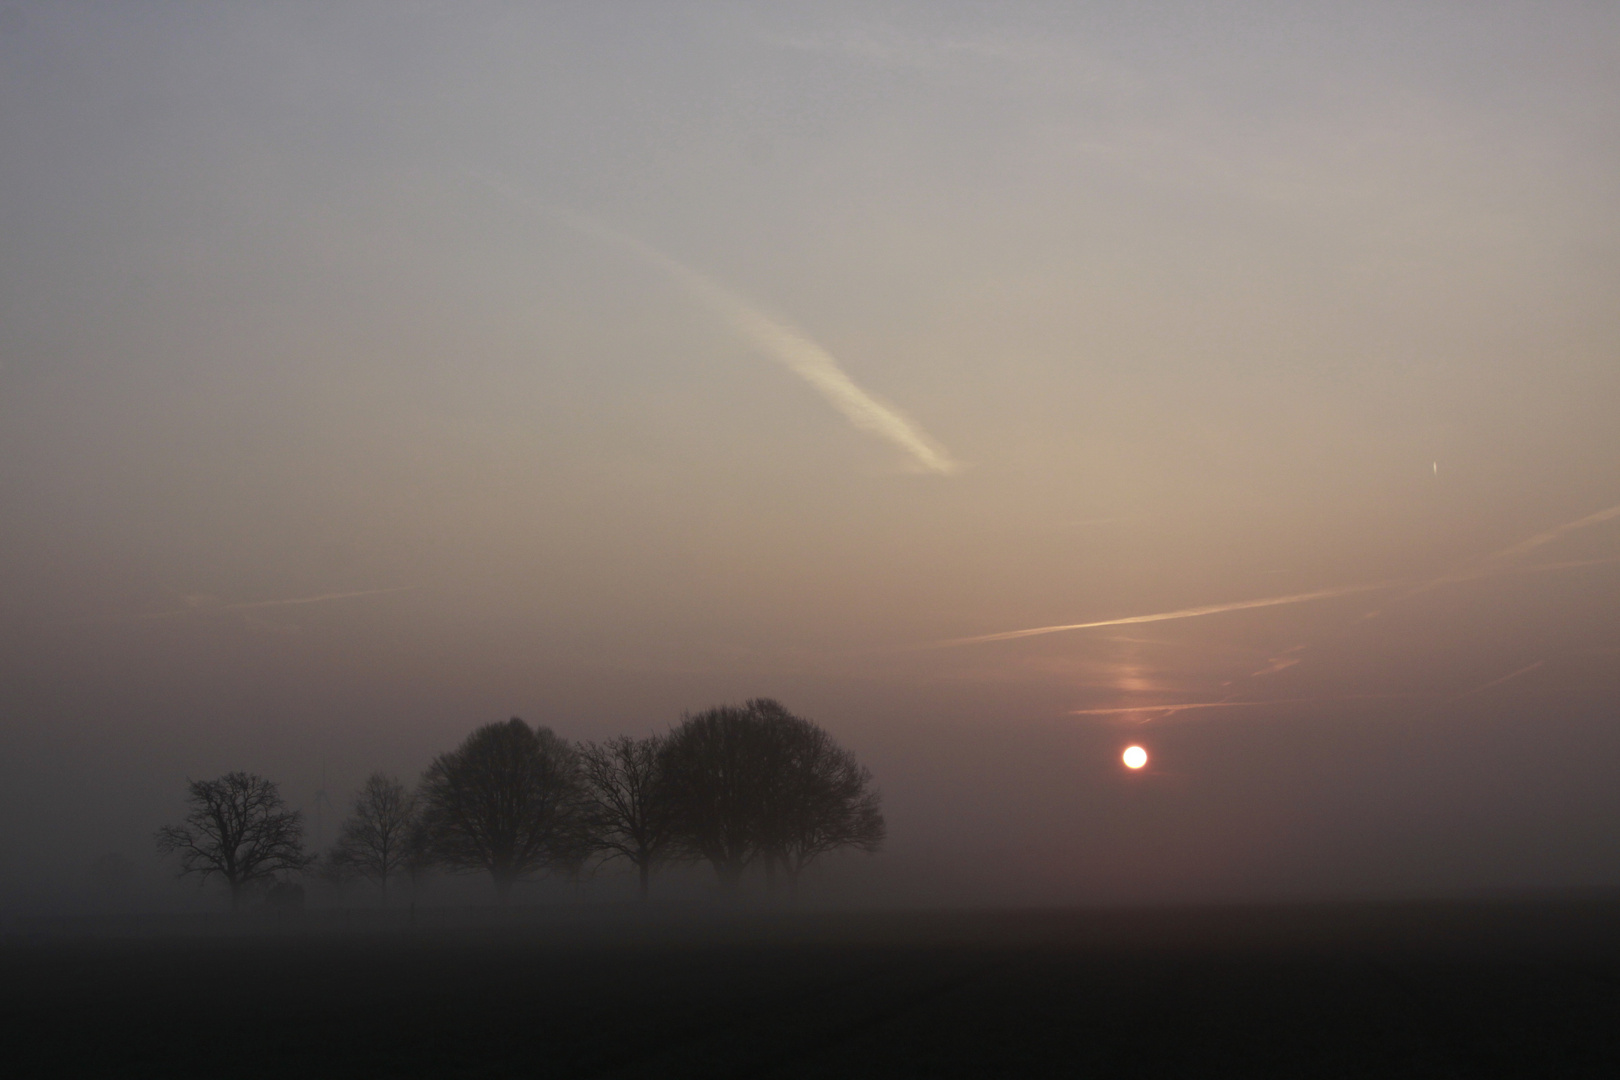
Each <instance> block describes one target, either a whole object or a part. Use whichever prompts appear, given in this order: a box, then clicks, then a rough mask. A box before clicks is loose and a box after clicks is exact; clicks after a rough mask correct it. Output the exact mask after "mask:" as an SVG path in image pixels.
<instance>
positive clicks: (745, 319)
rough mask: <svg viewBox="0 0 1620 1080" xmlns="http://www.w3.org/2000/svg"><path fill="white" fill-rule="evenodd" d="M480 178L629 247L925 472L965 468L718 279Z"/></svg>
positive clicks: (822, 353)
mask: <svg viewBox="0 0 1620 1080" xmlns="http://www.w3.org/2000/svg"><path fill="white" fill-rule="evenodd" d="M472 175H475V176H476V175H478V174H472ZM478 178H479V179H480V180H482V181H483V182H485V183H487V184H489V185H490V186H492V187H494V188H496V189H497V190H499V191H501V192H502V193H503V194H505V195H506V196H508V197H509V198H512V199H514V200H516V201H519V202H522V203H525V204H527V205H530V206H536V207H538V208H539V209H541V210H542V211H544V212H545V213H547V214H549V215H550V216H552V217H556V218H558V219H560V220H562V221H565V222H567V223H568V224H569V225H571V226H573V227H574V228H575V229H578V230H579V231H581V232H583V233H586V234H588V235H590V236H592V237H595V238H596V239H598V240H603V241H606V242H608V243H610V244H613V245H615V246H618V247H620V248H624V249H626V250H628V251H630V252H631V253H633V254H634V255H636V256H637V257H638V258H640V259H641V260H642V261H643V262H646V263H649V264H651V265H653V266H655V267H657V268H658V269H659V270H661V271H663V272H664V273H665V274H667V275H669V276H670V277H671V278H673V279H674V280H675V281H677V282H678V283H680V284H681V285H682V286H683V287H684V288H685V289H686V290H687V291H688V292H689V293H691V294H692V296H693V297H695V298H696V299H697V300H698V302H700V303H701V304H703V305H704V306H705V307H707V308H709V309H710V310H711V311H713V312H714V313H715V314H717V315H719V316H720V317H721V318H722V319H724V320H725V322H726V323H727V325H729V326H730V327H731V329H732V330H733V331H735V332H736V333H737V334H738V335H739V336H740V337H742V338H744V339H745V340H747V341H749V342H751V343H753V345H754V346H755V347H756V348H758V349H759V350H760V351H761V352H764V353H766V354H767V355H769V356H770V357H771V358H772V359H774V360H776V361H777V362H778V363H780V364H781V365H782V366H783V367H786V368H787V369H788V370H789V371H791V372H793V373H794V374H795V375H797V376H799V378H801V379H803V380H804V381H805V382H807V383H809V384H810V385H811V386H812V387H814V388H815V390H816V391H817V392H818V393H820V394H821V396H822V397H824V398H826V400H827V402H828V403H829V404H831V405H832V407H833V408H835V409H837V410H838V411H839V412H840V413H842V414H843V415H844V418H845V419H846V420H848V421H849V422H850V423H851V424H853V425H855V426H856V427H857V428H859V429H860V430H862V431H865V432H868V433H869V434H872V435H876V436H877V437H878V438H881V439H887V440H888V441H889V442H890V443H892V444H894V445H895V446H897V447H899V448H900V449H901V450H903V451H904V452H905V453H906V454H907V455H908V456H909V457H910V458H911V459H912V461H913V462H915V463H916V465H917V466H918V467H919V468H921V469H923V470H925V471H927V472H932V473H938V474H940V475H941V476H949V475H950V474H951V473H954V472H956V471H957V469H958V468H960V466H959V465H958V464H957V463H956V462H955V461H954V460H952V458H951V456H950V455H949V454H948V453H946V451H945V449H944V448H943V447H941V446H940V445H939V444H938V443H937V442H935V441H934V440H933V439H932V438H930V437H929V436H928V434H927V433H926V432H924V431H923V430H922V429H921V428H920V427H918V426H917V425H916V424H915V423H914V422H913V421H912V420H910V419H909V418H908V417H906V416H904V415H903V414H902V413H900V412H899V410H897V409H895V408H893V407H892V406H890V405H886V404H884V403H883V402H881V401H879V400H878V399H877V398H875V397H873V396H872V395H871V394H869V393H867V392H866V391H865V390H863V389H861V387H860V386H859V385H857V384H856V382H855V380H854V379H851V378H850V377H849V374H848V373H847V372H846V371H845V370H844V369H843V367H842V366H841V365H840V364H839V363H838V361H837V359H836V358H834V357H833V355H832V354H831V353H829V352H828V351H827V350H826V349H824V348H822V347H821V346H820V345H818V344H816V343H815V342H814V341H812V340H810V338H809V337H807V336H805V334H804V333H803V332H801V331H800V330H798V329H796V328H795V327H792V326H789V325H787V324H786V323H782V322H778V321H777V320H775V319H773V318H771V317H770V316H768V315H766V314H765V313H763V312H762V311H760V310H759V309H758V308H757V307H755V306H754V305H753V304H750V303H749V302H748V301H746V300H744V299H743V298H742V297H741V296H739V295H737V294H736V293H734V292H732V291H731V290H730V289H728V288H726V287H725V286H724V285H721V284H720V283H719V282H718V281H715V280H714V279H713V278H711V277H709V276H708V275H706V274H703V273H700V272H698V271H697V270H694V269H692V268H691V267H690V266H687V265H686V264H685V263H682V262H680V261H678V260H676V259H674V258H672V257H671V256H669V255H666V254H664V252H662V251H660V250H658V249H657V248H655V247H653V246H652V245H651V244H648V243H645V242H644V241H641V240H638V239H636V238H635V237H633V236H630V235H629V234H627V233H624V232H620V231H619V230H618V229H614V228H611V227H609V226H607V225H604V224H602V223H601V222H599V221H596V220H595V219H593V218H589V217H586V216H584V215H582V214H578V213H574V212H571V211H566V210H562V209H560V208H557V207H548V206H542V205H540V204H538V203H537V202H536V201H535V200H532V199H529V198H526V197H525V196H524V195H523V193H522V192H521V191H519V190H517V189H516V188H515V187H514V186H513V185H512V184H511V183H509V182H506V181H504V180H498V179H495V178H493V177H488V176H478Z"/></svg>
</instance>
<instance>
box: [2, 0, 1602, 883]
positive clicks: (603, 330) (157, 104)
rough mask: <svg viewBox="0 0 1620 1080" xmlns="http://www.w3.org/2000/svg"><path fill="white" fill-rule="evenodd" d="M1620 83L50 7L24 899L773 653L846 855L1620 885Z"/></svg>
mask: <svg viewBox="0 0 1620 1080" xmlns="http://www.w3.org/2000/svg"><path fill="white" fill-rule="evenodd" d="M1617 131H1620V10H1617V9H1616V8H1615V7H1614V6H1613V5H1607V4H1596V3H1594V4H1583V3H1573V2H1572V3H1554V4H1530V3H1522V4H1520V3H1511V4H1455V5H1448V4H1425V5H1415V6H1414V5H1406V4H1358V5H1343V4H1316V5H1311V4H1300V3H1289V4H1230V5H1224V6H1221V7H1219V8H1218V9H1211V8H1210V7H1209V6H1208V5H1203V4H1156V5H1128V6H1126V5H1117V4H1095V5H1056V4H1053V5H1034V4H1030V5H1017V4H996V5H969V4H959V5H949V4H947V5H942V4H906V3H895V4H844V5H839V4H813V5H812V4H804V5H787V4H779V3H772V4H712V5H674V4H656V3H642V4H630V3H617V4H591V5H586V4H577V5H552V6H546V7H533V8H531V7H529V6H520V5H502V4H462V5H455V6H450V5H441V6H434V5H411V6H406V5H369V4H351V5H337V6H332V5H317V4H307V5H306V4H282V5H261V6H249V5H216V6H199V5H169V4H160V3H150V4H128V5H105V6H85V5H55V4H44V3H0V146H4V147H5V152H4V153H3V154H0V821H3V823H4V827H3V828H0V906H4V908H5V910H7V911H22V910H39V909H42V908H44V907H46V906H48V905H50V904H54V903H56V902H58V901H59V900H60V899H61V898H63V897H72V896H76V895H80V894H83V893H85V892H86V891H87V890H89V889H90V888H91V885H90V880H91V873H90V867H91V866H92V863H93V862H94V860H95V859H97V858H98V857H100V856H102V855H104V854H106V853H109V852H117V853H121V854H122V855H123V856H125V857H126V858H128V859H130V860H131V861H133V862H134V863H136V864H137V865H138V866H139V867H140V873H141V874H142V875H146V876H148V877H149V878H150V879H151V881H152V882H153V883H154V888H155V887H156V883H157V882H159V881H163V880H166V879H167V877H168V875H169V874H170V873H171V872H172V867H163V866H161V865H160V864H159V863H158V862H157V859H156V856H155V855H154V854H153V851H152V840H151V837H152V832H153V830H154V829H155V828H156V827H157V826H158V825H160V824H162V823H163V822H165V821H167V820H171V819H174V818H176V817H177V816H178V814H179V813H180V800H181V797H182V795H183V792H184V785H185V781H186V778H187V777H191V778H203V777H211V776H215V775H218V774H221V773H224V772H226V771H228V770H232V769H244V770H248V771H251V772H256V773H261V774H263V775H265V776H268V777H271V778H272V779H275V780H277V781H279V782H280V783H281V785H282V790H283V792H284V794H285V795H286V796H287V798H288V801H289V803H290V804H292V805H295V806H302V807H304V809H305V810H306V812H307V813H308V812H312V811H313V809H314V798H315V793H316V791H317V790H319V789H321V786H322V783H323V781H322V774H323V770H324V772H325V781H324V784H325V790H326V791H327V792H328V793H329V794H330V796H331V798H332V800H333V802H334V804H336V806H337V807H338V810H339V811H340V810H341V808H342V806H343V804H344V803H345V802H346V801H347V797H348V793H349V792H351V791H352V790H353V789H354V788H355V787H356V786H357V785H358V784H359V783H360V782H361V781H362V780H363V779H364V778H365V776H366V775H367V774H368V773H370V772H371V771H372V770H373V769H377V768H381V769H387V770H390V771H393V772H396V773H399V774H400V775H403V776H408V777H414V776H416V775H418V774H419V773H420V771H421V770H422V769H423V768H424V767H425V766H426V765H427V763H428V761H429V760H430V759H431V758H432V756H433V755H434V754H435V753H438V752H440V751H442V750H446V749H449V748H450V747H452V746H454V745H455V744H456V743H457V742H459V741H460V740H461V739H462V738H463V736H465V735H466V734H467V733H468V732H469V731H471V730H472V729H473V728H474V727H476V726H477V725H480V724H484V723H488V722H490V721H496V720H502V719H505V718H506V717H509V716H513V715H516V716H521V717H523V718H525V719H526V720H528V721H529V722H531V723H535V724H545V725H549V726H550V727H551V728H553V729H554V730H555V731H556V732H557V733H558V734H559V735H561V736H563V737H565V738H570V739H583V738H598V739H599V738H603V737H605V736H608V735H612V734H617V733H620V732H627V733H632V734H643V733H646V732H648V731H652V730H662V729H664V728H665V727H667V726H668V725H669V724H670V723H671V722H673V721H675V720H676V719H678V718H679V716H680V714H681V713H682V712H683V711H685V710H698V709H701V708H704V707H706V706H709V705H714V704H719V703H726V702H740V701H742V700H743V699H745V698H750V697H761V696H769V697H773V698H777V699H779V700H781V701H782V702H783V703H784V704H785V705H786V706H787V707H789V708H790V709H792V710H794V711H795V712H797V713H800V714H802V715H805V716H808V717H811V718H813V719H814V720H816V721H817V722H819V723H820V724H822V725H823V726H825V727H826V728H827V729H828V730H830V731H831V732H832V733H833V734H834V735H835V736H836V737H837V738H838V739H839V741H840V742H841V743H842V744H843V745H845V746H847V747H848V748H850V749H851V750H852V751H854V752H855V754H856V755H857V756H858V757H859V758H860V760H861V762H862V763H863V764H865V765H867V766H868V767H869V768H870V769H871V770H872V772H873V774H874V776H875V778H876V781H877V784H878V786H879V787H880V788H881V789H882V791H883V796H884V804H883V807H884V813H885V815H886V817H887V820H888V827H889V836H888V842H887V845H886V847H885V850H884V851H883V852H882V854H880V855H878V856H876V857H875V858H872V859H866V858H865V857H850V858H847V859H839V860H835V861H833V862H832V863H831V864H830V865H829V866H828V867H827V868H826V870H825V873H824V874H823V876H822V878H821V886H822V887H824V888H825V890H826V894H827V895H838V896H842V897H847V898H850V899H851V901H852V902H857V903H891V902H894V903H899V902H904V903H1026V902H1040V903H1070V902H1091V901H1120V900H1133V901H1134V900H1150V901H1175V900H1188V899H1215V898H1235V897H1243V898H1273V899H1275V898H1291V897H1318V896H1369V895H1370V896H1388V895H1433V894H1452V893H1465V892H1476V891H1482V890H1502V889H1515V890H1516V889H1562V888H1571V887H1578V888H1588V887H1605V888H1612V887H1615V886H1620V784H1617V783H1616V782H1615V777H1616V775H1617V770H1620V422H1617V405H1620V304H1617V303H1616V300H1615V298H1616V296H1617V295H1620V197H1617V195H1620V192H1617V190H1616V189H1617V182H1616V180H1617V177H1620V138H1617V137H1616V136H1617ZM1132 743H1136V744H1140V745H1142V746H1144V747H1145V748H1146V749H1147V750H1148V751H1149V753H1150V755H1151V759H1150V763H1149V766H1148V767H1147V768H1146V769H1144V770H1143V771H1142V773H1140V774H1135V773H1128V772H1127V771H1126V770H1124V769H1123V768H1122V767H1121V765H1120V752H1121V750H1122V749H1123V748H1124V747H1125V746H1127V745H1129V744H1132ZM336 812H338V811H333V812H332V814H333V815H335V813H336ZM333 821H334V817H333V816H330V815H329V816H328V817H327V818H326V825H325V828H326V830H327V832H326V835H327V838H328V839H330V837H331V834H332V831H333ZM811 884H812V885H814V884H815V883H811ZM165 888H172V887H170V886H165ZM187 888H189V886H187Z"/></svg>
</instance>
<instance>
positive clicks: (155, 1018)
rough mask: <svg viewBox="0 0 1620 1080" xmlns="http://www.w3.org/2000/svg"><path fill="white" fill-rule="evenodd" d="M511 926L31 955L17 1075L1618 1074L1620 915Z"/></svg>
mask: <svg viewBox="0 0 1620 1080" xmlns="http://www.w3.org/2000/svg"><path fill="white" fill-rule="evenodd" d="M503 918H504V924H497V923H499V922H500V920H493V919H491V918H490V917H488V916H484V917H481V922H482V924H481V925H475V924H474V922H475V920H474V918H473V917H471V916H465V917H449V916H445V915H443V914H442V913H441V914H439V915H438V916H436V917H435V918H434V919H431V920H430V919H423V920H420V921H419V922H418V924H417V925H416V926H415V927H406V926H403V925H388V926H384V925H380V924H377V923H370V924H359V925H357V924H356V922H355V917H354V916H352V915H351V916H347V917H345V918H339V916H338V915H337V914H335V913H328V914H325V915H322V914H321V913H311V914H309V915H307V916H303V917H300V918H297V919H283V920H280V921H275V920H268V919H259V920H253V919H247V920H242V921H238V922H236V923H230V922H227V921H224V920H220V921H217V922H207V921H205V922H203V923H195V922H194V923H186V924H181V923H145V924H126V925H124V926H122V927H120V928H109V927H106V926H103V927H101V928H100V933H99V935H97V936H92V934H91V932H90V931H92V930H95V929H97V928H93V927H89V926H87V925H83V924H81V925H79V926H77V927H75V926H72V925H69V924H58V925H55V926H46V925H36V926H34V927H32V928H25V930H24V932H22V933H18V934H14V935H12V936H11V938H10V939H8V940H7V941H5V942H4V944H3V945H0V1046H3V1047H4V1051H3V1053H4V1060H3V1062H0V1071H3V1072H4V1073H5V1074H6V1075H8V1076H17V1077H23V1076H57V1075H77V1076H95V1075H101V1076H120V1077H126V1076H127V1077H135V1076H154V1077H181V1076H191V1075H198V1076H201V1075H208V1076H228V1077H244V1076H274V1077H278V1078H285V1077H297V1076H313V1077H341V1076H365V1077H370V1076H376V1077H394V1076H444V1077H453V1076H491V1077H493V1076H520V1075H521V1076H530V1077H546V1076H558V1077H730V1076H735V1077H766V1076H769V1077H797V1076H839V1077H846V1076H896V1077H900V1076H915V1077H954V1076H990V1077H1003V1076H1005V1077H1028V1076H1105V1077H1131V1076H1211V1075H1222V1074H1225V1075H1238V1076H1247V1077H1263V1076H1287V1077H1332V1076H1377V1077H1400V1076H1412V1077H1423V1078H1425V1080H1433V1078H1439V1077H1475V1076H1514V1077H1519V1076H1558V1077H1572V1076H1605V1077H1614V1076H1620V904H1616V903H1612V902H1563V903H1540V904H1517V905H1513V904H1471V905H1463V904H1457V905H1438V904H1437V905H1390V906H1359V907H1314V908H1274V909H1262V908H1230V909H1207V910H1198V911H1158V912H1151V911H1150V912H1140V911H1139V912H1082V911H1076V912H997V913H982V912H981V913H959V914H941V913H933V914H872V915H772V916H767V915H761V914H758V913H755V914H749V915H736V916H733V917H730V918H725V919H721V918H718V917H707V918H703V917H698V916H695V915H690V914H688V915H687V916H685V917H675V916H671V915H667V914H664V915H660V914H657V913H643V912H619V913H610V914H605V915H604V914H596V915H584V914H581V913H578V912H549V913H548V912H518V913H512V914H511V915H509V916H505V917H503ZM109 929H117V930H119V933H118V934H112V933H109V932H108V931H109Z"/></svg>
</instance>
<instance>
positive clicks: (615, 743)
mask: <svg viewBox="0 0 1620 1080" xmlns="http://www.w3.org/2000/svg"><path fill="white" fill-rule="evenodd" d="M662 748H663V740H662V739H660V738H658V737H657V736H649V737H647V738H645V739H636V738H632V737H630V736H628V735H620V736H618V737H617V738H613V739H609V740H608V741H607V742H605V743H601V744H597V743H594V742H590V743H585V744H583V745H582V746H581V747H580V750H579V760H580V776H581V779H582V780H583V782H584V794H585V798H584V812H583V815H582V821H583V823H584V826H585V829H586V833H587V836H588V837H589V842H590V846H591V847H592V848H593V849H594V850H596V851H598V852H604V853H606V856H607V858H609V859H615V858H623V859H626V860H628V861H629V862H630V865H632V866H634V867H635V868H636V874H637V877H638V879H639V885H640V893H641V898H642V899H643V900H645V899H647V892H648V884H649V878H650V877H651V874H652V871H653V868H654V867H655V866H656V865H657V864H658V862H659V861H660V860H661V859H663V858H664V857H665V856H666V855H667V854H668V853H669V850H670V844H671V842H672V841H673V840H674V838H675V831H674V818H673V816H672V814H671V813H670V810H671V807H670V803H669V799H668V797H667V793H666V791H665V789H664V785H663V768H662V762H661V758H660V752H661V750H662Z"/></svg>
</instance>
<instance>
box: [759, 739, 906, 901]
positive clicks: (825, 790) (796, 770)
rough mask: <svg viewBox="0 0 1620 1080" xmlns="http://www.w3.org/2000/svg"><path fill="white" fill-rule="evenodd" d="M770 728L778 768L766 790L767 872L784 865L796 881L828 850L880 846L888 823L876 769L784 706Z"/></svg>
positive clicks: (764, 843) (765, 837) (793, 881)
mask: <svg viewBox="0 0 1620 1080" xmlns="http://www.w3.org/2000/svg"><path fill="white" fill-rule="evenodd" d="M772 729H773V730H772V735H773V738H772V740H771V741H772V744H773V747H772V749H773V752H774V754H775V755H776V756H777V757H778V767H777V768H775V769H773V775H774V776H775V777H776V779H775V781H774V782H773V783H772V785H771V786H770V788H769V790H768V792H767V808H766V812H765V836H764V838H763V845H764V847H765V853H764V856H765V860H766V864H765V865H766V869H767V871H768V872H774V870H775V869H776V867H778V866H780V867H781V868H782V870H783V871H784V872H785V873H786V874H787V878H788V882H789V884H795V883H797V881H798V879H799V874H800V873H801V872H802V871H803V870H804V868H805V867H806V866H809V865H810V863H812V862H814V861H815V860H816V859H817V858H818V857H820V856H822V855H825V854H827V853H828V852H830V851H835V850H837V849H838V848H844V847H853V848H856V849H858V850H860V851H868V852H872V851H877V850H878V848H879V847H880V846H882V843H883V838H884V835H885V832H886V828H885V824H884V821H883V813H882V810H881V809H880V797H879V795H878V793H877V791H876V790H875V789H873V787H872V774H871V773H870V772H869V771H868V770H867V769H865V768H864V767H863V766H862V765H860V763H858V762H857V761H856V760H855V755H853V754H851V753H850V752H849V751H848V750H845V749H844V748H843V747H841V746H839V745H838V743H837V742H835V741H834V740H833V737H832V736H831V735H829V734H828V733H827V732H826V731H825V730H824V729H822V728H820V727H818V726H816V725H815V724H813V723H811V722H810V721H808V720H805V719H803V718H801V717H797V716H793V715H791V714H787V713H786V711H785V710H784V715H782V716H780V717H778V718H776V720H775V722H774V723H773V724H772Z"/></svg>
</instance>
